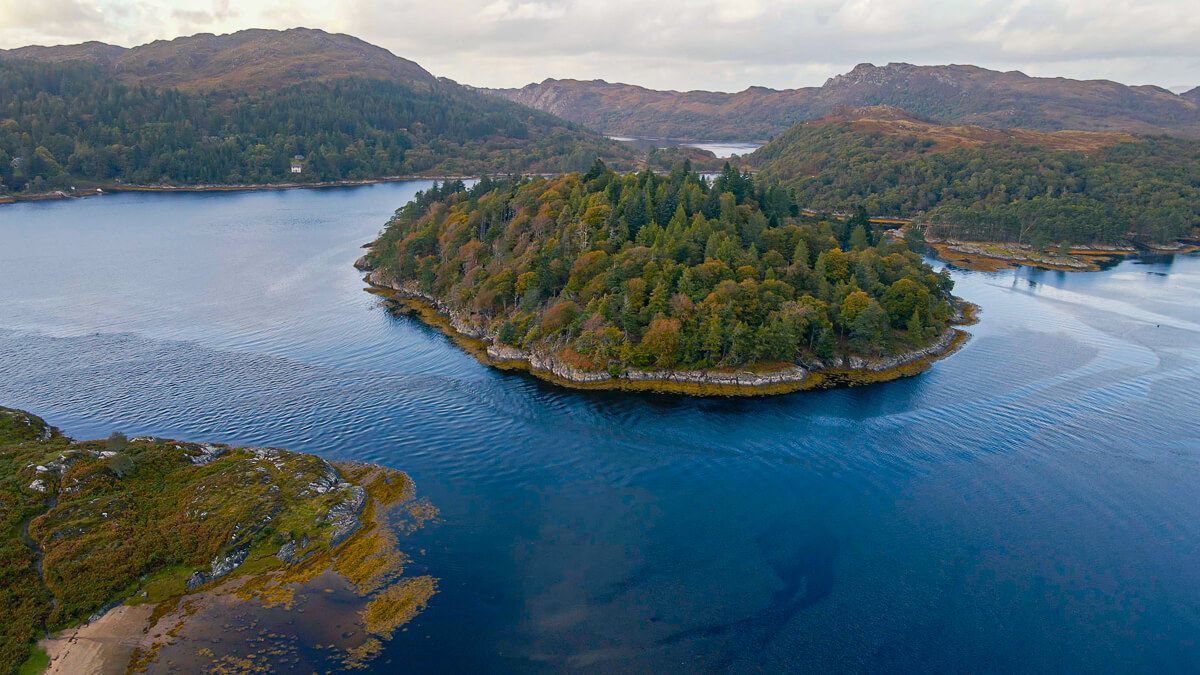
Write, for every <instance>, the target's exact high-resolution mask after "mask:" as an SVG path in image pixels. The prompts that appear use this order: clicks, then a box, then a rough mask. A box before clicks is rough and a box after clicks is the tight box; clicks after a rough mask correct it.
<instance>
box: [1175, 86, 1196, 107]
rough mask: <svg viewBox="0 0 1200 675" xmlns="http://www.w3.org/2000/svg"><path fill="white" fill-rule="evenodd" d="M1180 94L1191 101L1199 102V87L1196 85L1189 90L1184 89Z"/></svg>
mask: <svg viewBox="0 0 1200 675" xmlns="http://www.w3.org/2000/svg"><path fill="white" fill-rule="evenodd" d="M1180 96H1182V97H1183V98H1186V99H1187V100H1189V101H1191V102H1193V103H1196V104H1200V87H1196V88H1195V89H1192V90H1191V91H1185V92H1184V93H1182V94H1180Z"/></svg>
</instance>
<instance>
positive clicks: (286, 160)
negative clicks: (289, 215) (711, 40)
mask: <svg viewBox="0 0 1200 675" xmlns="http://www.w3.org/2000/svg"><path fill="white" fill-rule="evenodd" d="M632 156H633V155H632V151H630V150H628V149H626V148H624V147H623V146H620V145H618V144H616V143H613V142H611V141H608V140H606V139H604V138H602V137H600V136H598V135H596V134H593V133H591V132H587V131H584V130H582V129H580V128H578V127H576V126H574V125H572V124H570V123H567V122H563V121H562V120H559V119H557V118H555V117H553V116H551V115H548V114H545V113H541V112H536V111H532V110H528V109H525V108H522V107H521V106H518V105H515V104H513V103H509V102H508V101H503V100H500V99H497V98H494V97H491V96H486V95H483V94H480V93H478V92H473V91H470V90H468V89H466V88H465V87H462V86H460V85H457V84H454V83H452V82H446V81H439V82H437V83H436V84H435V86H433V87H431V88H413V87H410V86H408V85H406V84H403V83H400V82H394V81H386V80H367V79H354V78H344V79H335V80H323V81H311V82H305V83H300V84H295V85H292V86H289V87H284V88H282V89H276V90H271V91H267V92H252V91H251V92H247V91H239V92H231V91H225V92H198V93H191V92H182V91H178V90H175V89H158V88H152V87H147V86H142V85H130V84H125V83H122V82H120V81H118V80H116V79H115V78H114V77H112V76H111V75H109V74H107V73H106V72H105V71H103V70H102V69H100V68H99V67H97V66H95V65H92V64H87V63H83V62H79V61H73V62H66V63H39V62H30V61H21V60H0V192H3V191H4V190H8V191H11V192H21V191H27V192H39V191H42V190H46V189H52V188H60V187H63V186H68V185H87V184H112V183H116V182H123V183H138V184H173V185H195V184H239V183H273V182H281V181H289V182H292V181H296V182H318V181H336V180H343V179H367V178H378V177H383V176H394V175H403V174H419V173H439V174H442V175H447V174H449V175H462V174H467V175H474V174H479V173H483V172H512V173H520V172H529V171H548V172H557V171H570V170H583V169H586V168H587V167H588V166H589V165H590V163H591V162H592V161H593V160H594V159H596V158H597V157H607V158H615V159H616V160H617V161H623V162H627V164H628V165H629V166H632V164H633V161H632ZM297 157H299V158H300V159H299V160H298V162H299V164H300V167H301V173H300V174H294V173H292V171H291V167H292V163H293V162H294V161H297Z"/></svg>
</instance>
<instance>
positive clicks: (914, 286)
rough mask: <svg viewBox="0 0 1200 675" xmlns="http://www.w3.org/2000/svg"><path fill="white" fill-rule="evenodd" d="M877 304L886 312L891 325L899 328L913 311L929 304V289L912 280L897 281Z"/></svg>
mask: <svg viewBox="0 0 1200 675" xmlns="http://www.w3.org/2000/svg"><path fill="white" fill-rule="evenodd" d="M879 302H880V304H882V305H883V308H884V309H886V310H887V313H888V317H889V318H890V320H891V323H892V325H893V326H895V327H897V328H899V327H900V326H903V325H904V324H905V322H906V321H908V319H909V317H911V316H912V313H913V311H914V310H916V309H921V308H924V307H925V306H926V304H928V303H929V289H927V288H925V287H924V286H922V285H921V284H919V283H917V282H916V281H913V280H912V279H897V280H896V281H894V282H892V285H891V286H889V287H888V289H887V290H886V291H884V293H883V297H881V298H880V299H879Z"/></svg>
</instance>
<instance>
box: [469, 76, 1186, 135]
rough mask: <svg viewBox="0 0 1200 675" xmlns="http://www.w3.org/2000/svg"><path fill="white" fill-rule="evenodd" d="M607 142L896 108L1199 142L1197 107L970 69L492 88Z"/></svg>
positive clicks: (1145, 89) (750, 130) (1112, 87)
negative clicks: (741, 83)
mask: <svg viewBox="0 0 1200 675" xmlns="http://www.w3.org/2000/svg"><path fill="white" fill-rule="evenodd" d="M489 91H491V92H492V93H494V94H497V95H499V96H503V97H505V98H508V99H510V100H513V101H517V102H519V103H522V104H524V105H528V106H531V107H535V108H538V109H540V110H547V111H550V112H553V113H554V114H556V115H558V116H560V117H563V118H565V119H569V120H573V121H576V122H579V123H580V124H584V125H586V126H588V127H590V128H592V129H595V130H597V131H600V132H602V133H606V134H610V135H622V136H637V137H668V138H692V139H712V140H733V139H737V140H749V139H755V138H766V137H770V136H774V135H775V134H777V133H781V132H783V131H784V130H786V129H787V128H789V127H790V126H791V125H792V124H794V123H796V122H799V121H803V120H807V119H815V118H819V117H823V116H825V115H828V114H830V113H833V112H836V111H837V110H839V109H841V108H845V107H860V106H875V105H890V106H894V107H897V108H900V109H902V110H905V111H906V112H908V113H910V114H912V115H915V116H917V117H921V118H924V119H928V120H931V121H934V122H940V123H948V124H971V125H977V126H982V127H992V128H1015V127H1022V128H1029V129H1035V130H1041V131H1057V130H1062V129H1080V130H1087V131H1124V132H1129V133H1139V134H1172V135H1178V136H1188V137H1200V101H1197V100H1196V98H1197V97H1196V95H1195V93H1194V92H1190V93H1189V94H1187V95H1185V96H1177V95H1175V94H1173V93H1171V92H1170V91H1167V90H1166V89H1162V88H1159V87H1150V86H1140V87H1131V86H1126V85H1123V84H1119V83H1116V82H1110V81H1107V80H1071V79H1067V78H1046V77H1029V76H1028V75H1025V74H1023V73H1020V72H1017V71H1010V72H998V71H994V70H988V69H985V68H979V67H976V66H969V65H946V66H914V65H910V64H906V63H891V64H888V65H886V66H874V65H871V64H861V65H859V66H856V67H855V68H854V69H853V70H851V71H850V72H849V73H846V74H843V75H839V76H837V77H833V78H830V79H829V80H828V81H826V82H825V84H824V85H823V86H821V87H808V88H802V89H788V90H772V89H764V88H760V87H754V88H750V89H747V90H745V91H742V92H738V93H732V94H727V93H720V92H705V91H692V92H674V91H655V90H651V89H645V88H643V87H637V86H633V85H626V84H611V83H608V82H604V81H603V80H594V81H590V82H586V81H579V80H546V81H545V82H542V83H541V84H531V85H528V86H526V87H524V88H521V89H498V90H489Z"/></svg>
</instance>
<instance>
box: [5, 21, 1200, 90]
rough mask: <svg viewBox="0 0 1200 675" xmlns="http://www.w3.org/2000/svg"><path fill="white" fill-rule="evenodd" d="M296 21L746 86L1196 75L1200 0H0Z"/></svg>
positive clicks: (101, 32) (524, 71) (483, 79)
mask: <svg viewBox="0 0 1200 675" xmlns="http://www.w3.org/2000/svg"><path fill="white" fill-rule="evenodd" d="M293 26H308V27H312V28H323V29H325V30H329V31H335V32H343V33H350V34H352V35H356V36H358V37H361V38H363V39H365V40H367V41H369V42H372V43H375V44H378V45H381V46H383V47H387V48H388V49H390V50H392V51H393V52H395V53H396V54H398V55H400V56H404V57H406V58H409V59H412V60H414V61H417V62H418V63H420V64H421V65H423V66H425V68H427V69H428V70H430V71H432V72H433V73H434V74H436V75H443V76H446V77H451V78H453V79H455V80H458V81H459V82H463V83H466V84H474V85H481V86H520V85H523V84H526V83H528V82H533V81H540V80H542V79H544V78H546V77H574V78H580V79H592V78H603V79H607V80H610V81H619V82H630V83H634V84H641V85H645V86H648V87H654V88H661V89H715V90H723V91H737V90H741V89H744V88H746V87H747V86H750V85H763V86H769V87H776V88H783V87H797V86H806V85H819V84H821V83H822V82H824V81H825V79H826V78H827V77H829V76H831V75H835V74H837V73H841V72H845V71H846V70H849V69H850V68H851V67H853V66H854V64H856V63H861V62H872V63H876V64H882V63H887V62H890V61H907V62H909V63H917V64H941V63H973V64H977V65H981V66H985V67H989V68H995V69H1000V70H1010V69H1018V70H1021V71H1024V72H1026V73H1028V74H1030V75H1047V76H1049V75H1062V76H1065V77H1074V78H1107V79H1112V80H1117V81H1119V82H1125V83H1127V84H1158V85H1162V86H1167V87H1172V86H1180V85H1200V0H991V1H989V0H794V1H782V0H774V1H770V0H430V1H422V0H321V1H318V2H311V1H306V0H233V1H232V2H231V1H230V0H200V1H191V2H189V1H185V0H159V1H151V0H0V47H17V46H22V45H26V44H62V43H72V42H82V41H85V40H101V41H104V42H110V43H114V44H120V45H124V46H133V45H137V44H142V43H144V42H148V41H150V40H154V39H159V38H172V37H177V36H179V35H189V34H192V33H199V32H212V33H225V32H230V31H234V30H238V29H241V28H252V27H259V28H289V27H293Z"/></svg>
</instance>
